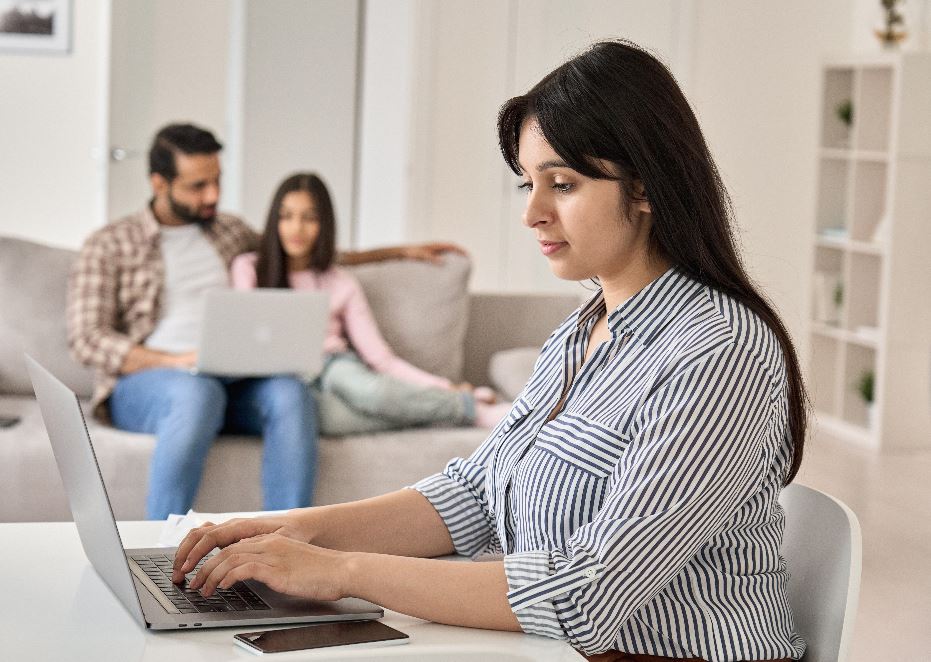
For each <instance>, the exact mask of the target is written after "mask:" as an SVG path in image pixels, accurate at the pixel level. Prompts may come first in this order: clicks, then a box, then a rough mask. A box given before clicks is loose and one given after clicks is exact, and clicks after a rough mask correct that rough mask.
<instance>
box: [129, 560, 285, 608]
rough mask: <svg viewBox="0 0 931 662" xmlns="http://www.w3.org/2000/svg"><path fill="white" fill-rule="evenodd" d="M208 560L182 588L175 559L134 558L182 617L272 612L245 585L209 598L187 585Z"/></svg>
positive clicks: (235, 585)
mask: <svg viewBox="0 0 931 662" xmlns="http://www.w3.org/2000/svg"><path fill="white" fill-rule="evenodd" d="M208 558H210V557H205V558H203V559H201V561H200V563H198V564H197V567H196V568H194V569H193V570H192V571H191V572H189V573H188V574H187V576H186V577H185V582H184V586H178V585H176V584H173V583H172V582H171V568H172V563H173V560H172V559H171V558H169V557H167V556H165V555H164V554H145V555H134V556H132V560H133V561H135V562H136V565H138V566H139V567H140V568H141V569H142V571H143V572H144V573H145V574H146V576H147V577H148V578H149V579H151V580H152V583H154V584H155V585H156V586H157V587H158V589H159V590H160V591H161V592H162V593H163V594H164V595H165V597H166V598H167V599H168V600H170V601H171V604H173V605H174V606H175V607H177V609H178V611H180V612H181V613H182V614H197V613H204V612H225V611H255V610H258V609H271V607H269V606H268V604H266V603H265V601H264V600H262V598H260V597H259V596H257V595H256V594H255V593H254V592H253V591H252V589H250V588H249V587H248V586H246V585H245V584H244V583H242V582H236V583H235V584H233V585H232V586H230V587H229V588H226V589H220V588H218V589H217V590H216V591H215V592H214V594H213V595H211V596H210V597H209V598H207V597H204V596H203V595H201V593H200V591H197V590H194V589H191V588H188V586H187V583H188V582H189V581H191V579H193V578H194V575H195V574H197V571H198V570H200V568H201V566H202V565H203V564H204V561H206V560H207V559H208Z"/></svg>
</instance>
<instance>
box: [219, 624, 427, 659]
mask: <svg viewBox="0 0 931 662" xmlns="http://www.w3.org/2000/svg"><path fill="white" fill-rule="evenodd" d="M233 639H234V640H235V642H236V643H237V644H239V645H240V646H242V647H243V648H245V649H247V650H249V651H251V652H253V653H256V654H258V655H261V654H263V653H287V652H288V651H300V650H307V649H309V648H329V647H331V646H358V647H363V646H391V645H394V644H406V643H408V641H409V640H410V637H409V636H407V635H406V634H404V633H403V632H399V631H398V630H395V629H394V628H392V627H388V626H387V625H385V624H384V623H379V622H378V621H338V622H336V623H320V624H319V625H305V626H303V627H299V628H286V629H283V630H264V631H262V632H244V633H242V634H237V635H236V636H235V637H233Z"/></svg>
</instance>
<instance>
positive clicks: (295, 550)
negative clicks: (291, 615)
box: [190, 533, 350, 600]
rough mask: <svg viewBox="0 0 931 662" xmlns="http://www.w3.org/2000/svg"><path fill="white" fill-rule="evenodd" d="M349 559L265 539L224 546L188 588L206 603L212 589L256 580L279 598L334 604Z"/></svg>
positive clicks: (341, 593)
mask: <svg viewBox="0 0 931 662" xmlns="http://www.w3.org/2000/svg"><path fill="white" fill-rule="evenodd" d="M349 556H350V553H348V552H338V551H334V550H331V549H326V548H324V547H317V546H315V545H311V544H309V543H306V542H300V541H298V540H295V539H293V538H289V537H287V536H285V535H281V534H279V533H267V534H262V535H259V536H256V537H254V538H247V539H245V540H242V541H240V542H237V543H234V544H232V545H229V546H228V547H226V548H225V549H223V550H222V551H221V552H219V553H218V554H216V555H215V556H213V557H212V558H211V559H210V560H209V561H207V562H206V563H204V566H203V567H202V568H201V569H200V571H199V572H198V573H197V575H196V576H195V577H194V579H193V580H191V583H190V587H191V588H192V589H200V591H201V593H202V594H203V595H205V596H208V597H209V596H210V595H211V594H212V593H213V592H214V591H215V590H216V589H217V588H229V587H230V586H232V585H233V584H235V583H236V582H239V581H243V580H246V579H256V580H258V581H260V582H262V583H264V584H265V585H267V586H268V587H270V588H271V589H273V590H275V591H278V592H279V593H285V594H287V595H294V596H298V597H302V598H309V599H311V600H339V599H340V598H343V597H346V587H347V586H348V581H347V580H348V559H349Z"/></svg>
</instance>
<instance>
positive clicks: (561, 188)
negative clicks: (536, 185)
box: [553, 182, 573, 193]
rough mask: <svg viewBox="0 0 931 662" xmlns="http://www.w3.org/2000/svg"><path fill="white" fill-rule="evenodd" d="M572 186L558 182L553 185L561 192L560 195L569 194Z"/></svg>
mask: <svg viewBox="0 0 931 662" xmlns="http://www.w3.org/2000/svg"><path fill="white" fill-rule="evenodd" d="M572 186H573V185H572V184H569V183H568V182H556V183H554V184H553V188H554V189H556V190H557V191H559V192H560V193H568V192H569V191H571V190H572Z"/></svg>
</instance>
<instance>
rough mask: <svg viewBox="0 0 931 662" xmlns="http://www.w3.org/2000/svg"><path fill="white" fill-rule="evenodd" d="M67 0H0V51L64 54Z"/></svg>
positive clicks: (67, 39)
mask: <svg viewBox="0 0 931 662" xmlns="http://www.w3.org/2000/svg"><path fill="white" fill-rule="evenodd" d="M70 50H71V0H0V53H13V52H15V53H68V52H69V51H70Z"/></svg>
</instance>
